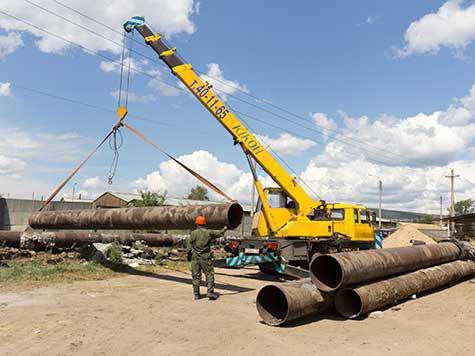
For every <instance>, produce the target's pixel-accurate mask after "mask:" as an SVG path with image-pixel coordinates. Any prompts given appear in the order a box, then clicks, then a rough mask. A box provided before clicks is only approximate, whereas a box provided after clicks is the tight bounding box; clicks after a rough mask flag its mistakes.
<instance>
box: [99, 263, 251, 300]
mask: <svg viewBox="0 0 475 356" xmlns="http://www.w3.org/2000/svg"><path fill="white" fill-rule="evenodd" d="M101 264H102V265H103V266H105V267H107V268H110V269H111V270H113V271H114V272H118V273H126V274H130V275H135V276H142V277H148V278H156V279H160V280H164V281H171V282H176V283H183V284H189V285H190V286H191V278H185V277H178V276H173V275H169V274H159V273H155V272H147V271H140V270H137V269H135V268H132V267H130V266H127V265H118V264H114V263H111V262H108V261H103V262H101ZM202 285H204V284H203V282H202ZM215 287H216V288H217V289H222V290H226V291H230V292H236V293H243V292H250V291H253V290H254V288H248V287H241V286H236V285H232V284H223V283H216V284H215Z"/></svg>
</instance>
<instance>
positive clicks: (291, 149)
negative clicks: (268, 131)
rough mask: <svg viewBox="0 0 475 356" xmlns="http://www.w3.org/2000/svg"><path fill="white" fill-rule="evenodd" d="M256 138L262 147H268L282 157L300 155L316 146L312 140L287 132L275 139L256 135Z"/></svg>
mask: <svg viewBox="0 0 475 356" xmlns="http://www.w3.org/2000/svg"><path fill="white" fill-rule="evenodd" d="M256 137H257V138H258V140H259V141H261V142H262V143H263V145H264V146H270V147H271V148H272V149H273V150H274V151H276V152H277V153H279V154H284V155H285V154H287V155H296V154H300V153H302V152H305V151H307V150H308V149H310V148H312V147H314V146H315V145H316V143H315V142H314V141H312V140H309V139H303V138H299V137H295V136H293V135H291V134H289V133H288V132H283V133H281V134H280V135H279V137H276V138H271V137H269V136H267V135H256Z"/></svg>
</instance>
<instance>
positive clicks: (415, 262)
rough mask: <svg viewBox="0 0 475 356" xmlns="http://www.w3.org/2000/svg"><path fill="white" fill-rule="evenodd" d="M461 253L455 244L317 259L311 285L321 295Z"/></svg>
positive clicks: (448, 260) (311, 273)
mask: <svg viewBox="0 0 475 356" xmlns="http://www.w3.org/2000/svg"><path fill="white" fill-rule="evenodd" d="M461 253H462V251H461V249H460V248H459V247H458V246H457V245H456V244H454V243H451V242H443V243H439V244H430V245H417V246H410V247H397V248H387V249H381V250H364V251H353V252H340V253H335V254H329V255H316V256H315V257H314V258H313V259H312V261H311V263H310V276H311V279H312V282H313V283H315V285H316V286H317V288H318V289H319V290H321V291H325V292H329V291H334V290H337V289H339V288H342V287H344V286H348V285H351V284H357V283H362V282H367V281H371V280H375V279H378V278H382V277H386V276H390V275H396V274H401V273H405V272H410V271H414V270H417V269H420V268H426V267H430V266H435V265H438V264H441V263H445V262H450V261H454V260H456V259H458V258H459V257H460V255H461Z"/></svg>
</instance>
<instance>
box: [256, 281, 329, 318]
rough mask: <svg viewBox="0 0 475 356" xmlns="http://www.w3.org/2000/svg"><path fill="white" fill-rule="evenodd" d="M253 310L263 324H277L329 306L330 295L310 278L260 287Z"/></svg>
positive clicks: (322, 311)
mask: <svg viewBox="0 0 475 356" xmlns="http://www.w3.org/2000/svg"><path fill="white" fill-rule="evenodd" d="M256 307H257V312H258V313H259V315H260V317H261V318H262V320H263V321H264V323H266V324H267V325H272V326H280V325H283V324H286V323H288V322H290V321H292V320H296V319H299V318H302V317H305V316H309V315H312V314H317V313H324V312H326V311H329V310H330V309H332V308H333V296H332V295H330V294H322V293H320V292H319V291H318V289H317V288H316V287H315V286H314V285H313V284H312V283H311V281H310V278H305V279H301V280H298V281H293V282H286V283H281V284H269V285H267V286H264V287H263V288H262V289H261V290H260V291H259V293H258V294H257V298H256Z"/></svg>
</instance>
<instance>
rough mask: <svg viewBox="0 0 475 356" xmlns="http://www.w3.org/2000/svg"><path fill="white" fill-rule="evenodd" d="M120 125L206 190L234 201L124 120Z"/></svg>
mask: <svg viewBox="0 0 475 356" xmlns="http://www.w3.org/2000/svg"><path fill="white" fill-rule="evenodd" d="M122 124H123V125H124V126H125V127H127V128H128V129H129V130H130V131H132V133H134V134H135V135H137V136H138V137H140V138H141V139H142V140H144V141H145V142H147V143H148V144H150V145H152V146H153V147H155V148H156V149H157V150H159V151H160V152H162V153H163V154H164V155H165V156H167V157H168V158H170V159H172V160H173V161H175V162H176V163H178V164H179V165H180V166H181V167H183V168H184V169H186V170H187V171H188V172H189V173H191V174H192V175H193V176H194V177H195V178H197V179H198V180H199V181H200V182H201V183H203V184H204V185H206V186H207V187H208V188H210V189H211V190H213V191H214V192H216V193H218V194H220V195H222V196H223V197H225V198H226V199H228V200H229V201H235V200H234V199H232V198H230V197H229V196H228V195H227V194H226V193H225V192H223V191H222V190H221V189H219V188H218V187H217V186H215V185H214V184H213V183H211V182H210V181H209V180H207V179H206V178H205V177H203V176H202V175H200V174H199V173H197V172H195V171H194V170H192V169H191V168H189V167H187V166H186V165H185V164H183V163H181V162H180V161H179V160H177V159H176V158H175V157H173V156H172V155H170V154H168V153H167V152H165V151H164V150H163V149H162V148H161V147H160V146H159V145H157V144H156V143H155V142H153V141H152V140H150V139H148V138H147V137H145V136H144V135H142V134H141V133H140V132H138V131H137V130H136V129H134V128H133V127H131V126H130V125H129V124H128V123H127V122H125V120H123V121H122Z"/></svg>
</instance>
